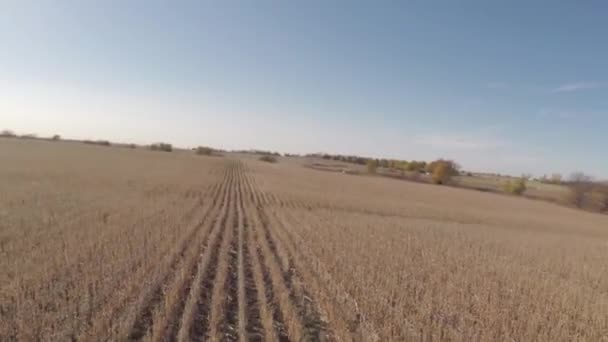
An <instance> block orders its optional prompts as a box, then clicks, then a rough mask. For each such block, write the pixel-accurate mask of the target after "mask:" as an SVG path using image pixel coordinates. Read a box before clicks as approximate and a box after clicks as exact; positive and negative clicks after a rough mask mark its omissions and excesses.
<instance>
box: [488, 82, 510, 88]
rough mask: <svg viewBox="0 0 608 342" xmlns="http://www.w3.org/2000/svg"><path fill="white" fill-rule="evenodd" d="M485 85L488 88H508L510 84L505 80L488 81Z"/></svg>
mask: <svg viewBox="0 0 608 342" xmlns="http://www.w3.org/2000/svg"><path fill="white" fill-rule="evenodd" d="M486 87H487V88H488V89H509V88H511V85H510V84H509V83H506V82H490V83H488V84H486Z"/></svg>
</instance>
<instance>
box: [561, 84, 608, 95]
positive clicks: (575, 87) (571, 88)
mask: <svg viewBox="0 0 608 342" xmlns="http://www.w3.org/2000/svg"><path fill="white" fill-rule="evenodd" d="M604 86H606V83H603V82H573V83H566V84H562V85H560V86H559V87H557V88H554V89H553V90H551V92H552V93H570V92H575V91H581V90H589V89H597V88H601V87H604Z"/></svg>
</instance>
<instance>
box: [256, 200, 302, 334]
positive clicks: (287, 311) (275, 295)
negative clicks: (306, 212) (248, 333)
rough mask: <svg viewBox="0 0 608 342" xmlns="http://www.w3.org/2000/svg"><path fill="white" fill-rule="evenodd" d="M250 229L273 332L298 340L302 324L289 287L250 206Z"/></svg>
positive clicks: (257, 217) (258, 219) (257, 218)
mask: <svg viewBox="0 0 608 342" xmlns="http://www.w3.org/2000/svg"><path fill="white" fill-rule="evenodd" d="M251 212H252V213H253V215H252V216H251V217H252V219H253V221H252V225H251V227H252V229H251V232H252V233H253V236H254V241H255V244H256V253H257V254H256V255H257V259H258V261H259V265H260V268H261V272H262V276H263V281H264V289H265V294H266V297H267V300H268V301H269V302H271V305H270V308H271V310H272V317H273V320H274V324H275V329H274V330H275V334H276V336H277V337H278V338H279V340H281V341H299V340H300V338H301V337H302V329H303V328H302V324H301V320H300V317H299V314H298V311H297V310H296V308H295V305H294V303H293V302H292V300H291V297H290V289H289V288H288V287H287V285H286V284H285V282H284V280H283V271H282V269H281V267H280V265H279V263H278V261H277V260H276V259H274V258H273V256H272V252H271V251H270V248H269V247H268V244H267V243H266V241H265V239H264V237H263V236H262V232H261V228H260V227H261V225H262V223H261V222H260V218H259V216H258V215H257V208H252V209H251Z"/></svg>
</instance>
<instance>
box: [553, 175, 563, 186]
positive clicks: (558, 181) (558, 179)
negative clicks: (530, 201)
mask: <svg viewBox="0 0 608 342" xmlns="http://www.w3.org/2000/svg"><path fill="white" fill-rule="evenodd" d="M551 183H553V184H561V183H562V175H561V174H560V173H554V174H552V175H551Z"/></svg>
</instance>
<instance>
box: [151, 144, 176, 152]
mask: <svg viewBox="0 0 608 342" xmlns="http://www.w3.org/2000/svg"><path fill="white" fill-rule="evenodd" d="M150 149H151V150H152V151H162V152H171V151H173V145H171V144H167V143H156V144H152V145H150Z"/></svg>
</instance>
